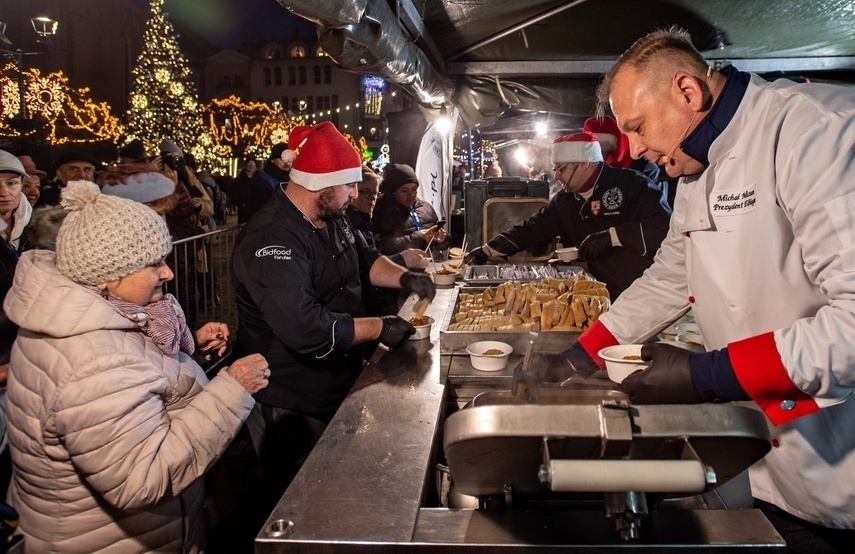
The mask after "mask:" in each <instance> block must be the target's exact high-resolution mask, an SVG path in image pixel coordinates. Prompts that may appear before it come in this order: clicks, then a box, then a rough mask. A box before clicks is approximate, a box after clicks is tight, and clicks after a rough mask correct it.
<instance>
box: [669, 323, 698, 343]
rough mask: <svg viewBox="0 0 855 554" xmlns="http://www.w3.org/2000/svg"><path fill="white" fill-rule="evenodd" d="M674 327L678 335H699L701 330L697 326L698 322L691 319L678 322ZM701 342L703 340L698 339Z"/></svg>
mask: <svg viewBox="0 0 855 554" xmlns="http://www.w3.org/2000/svg"><path fill="white" fill-rule="evenodd" d="M674 329H676V330H677V334H678V335H700V334H701V331H700V329H699V328H698V324H697V323H695V322H693V321H684V322H683V323H678V324H677V325H675V326H674ZM699 342H703V341H699Z"/></svg>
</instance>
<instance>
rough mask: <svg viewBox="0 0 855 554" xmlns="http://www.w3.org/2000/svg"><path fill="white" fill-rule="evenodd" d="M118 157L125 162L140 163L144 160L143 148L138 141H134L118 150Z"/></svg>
mask: <svg viewBox="0 0 855 554" xmlns="http://www.w3.org/2000/svg"><path fill="white" fill-rule="evenodd" d="M119 157H120V158H122V160H127V161H137V162H138V161H142V160H145V159H146V155H145V148H144V147H143V143H142V141H141V140H140V139H134V140H132V141H131V142H129V143H127V144H126V145H124V146H122V147H121V148H120V149H119Z"/></svg>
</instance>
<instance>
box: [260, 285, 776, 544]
mask: <svg viewBox="0 0 855 554" xmlns="http://www.w3.org/2000/svg"><path fill="white" fill-rule="evenodd" d="M453 292H454V291H453V289H444V290H438V291H437V297H436V299H435V300H434V302H433V304H432V305H431V306H430V308H429V309H428V311H427V315H429V316H431V317H433V318H434V319H435V320H436V321H437V322H439V323H438V324H435V325H434V327H433V329H432V330H431V337H430V340H429V341H428V340H422V341H411V342H407V343H406V344H404V345H403V346H402V347H400V348H398V349H396V350H393V351H390V352H387V353H386V354H385V355H384V356H382V358H380V359H379V360H374V361H373V362H370V363H368V364H367V365H366V366H365V369H364V370H363V372H362V374H361V376H360V377H359V379H358V380H357V382H356V384H355V385H354V387H353V389H352V390H351V392H350V394H349V395H348V397H347V398H346V399H345V401H344V402H343V404H342V406H341V407H340V409H339V410H338V412H337V413H336V415H335V417H334V418H333V420H332V421H331V422H330V424H329V426H328V427H327V430H326V432H325V433H324V434H323V436H322V437H321V439H320V441H319V442H318V444H317V446H316V447H315V449H314V450H313V451H312V453H311V455H310V456H309V458H308V460H307V461H306V463H305V464H304V465H303V467H302V469H301V470H300V472H299V473H298V474H297V476H296V477H295V479H294V481H293V482H292V483H291V485H290V487H289V488H288V490H287V491H286V492H285V494H284V495H283V496H282V498H281V499H280V501H279V503H278V504H277V506H276V508H275V509H274V510H273V512H272V513H271V514H270V517H269V518H268V520H267V522H266V523H265V525H264V527H263V528H262V529H261V530H260V532H259V534H258V535H257V537H256V540H255V551H256V552H258V553H268V552H270V553H273V552H276V553H279V552H312V553H314V552H318V553H327V552H368V551H370V552H402V551H407V552H458V551H459V552H464V551H465V552H471V551H473V550H476V551H481V552H495V551H504V550H511V549H512V550H513V551H514V552H542V551H547V550H548V551H553V550H555V549H560V550H561V551H577V552H589V551H591V550H602V551H614V550H645V551H652V550H657V551H659V550H662V549H679V550H680V551H696V550H706V549H708V548H710V547H714V548H716V549H717V550H721V551H734V550H742V549H746V548H750V549H752V551H757V550H763V551H780V552H783V551H784V550H785V545H784V542H783V540H782V539H781V538H780V536H779V535H778V534H777V533H776V532H775V531H774V529H773V528H772V526H771V525H770V524H769V522H768V521H767V520H766V519H765V518H764V517H763V515H762V514H761V513H760V512H759V511H757V510H726V509H708V508H723V507H724V506H721V505H716V504H715V503H714V502H713V503H711V502H709V501H707V500H705V499H703V498H701V497H691V498H687V499H683V501H681V502H679V503H675V504H674V505H673V506H663V507H662V509H655V510H651V511H650V514H649V516H648V518H647V519H646V520H645V522H644V527H643V532H642V534H641V536H640V538H638V539H635V540H631V541H624V540H621V539H620V537H619V536H618V534H616V533H615V529H614V524H613V523H612V522H611V521H609V520H607V519H606V517H605V516H604V513H603V508H602V505H601V504H600V505H596V504H594V505H586V504H584V503H583V504H581V505H576V506H574V507H572V508H571V509H567V508H563V507H559V508H557V509H543V507H522V506H520V507H515V508H514V509H512V510H510V509H509V510H486V509H480V510H479V509H448V508H443V507H440V504H439V502H438V501H437V497H438V493H437V491H436V482H435V480H436V465H437V463H438V462H439V461H442V460H443V452H442V442H443V434H444V428H443V425H444V422H445V418H446V416H447V415H448V414H449V413H453V412H458V413H459V410H460V406H461V405H462V404H463V403H465V402H467V401H468V400H469V399H470V398H469V396H471V395H470V394H469V393H470V392H473V393H474V392H475V389H477V388H482V389H483V388H486V389H493V390H501V389H503V388H504V389H507V387H508V385H509V384H510V380H511V373H510V369H508V370H506V371H504V372H497V373H496V374H491V375H489V376H479V375H476V374H477V373H478V372H477V371H475V370H473V369H472V368H471V366H470V365H469V364H468V360H467V359H466V358H465V357H461V356H460V355H459V354H442V353H441V352H440V346H439V336H440V328H441V327H444V326H445V325H447V321H443V320H444V318H445V316H446V314H447V313H448V312H449V311H450V310H449V305H450V303H451V302H452V299H453V297H454V296H456V295H455V294H453ZM514 356H516V357H517V361H518V360H519V354H514ZM464 362H465V363H464ZM514 362H515V360H514V359H513V357H512V360H511V364H510V366H511V367H512V366H513V364H514ZM467 389H471V390H467ZM499 409H502V408H501V407H500V408H499Z"/></svg>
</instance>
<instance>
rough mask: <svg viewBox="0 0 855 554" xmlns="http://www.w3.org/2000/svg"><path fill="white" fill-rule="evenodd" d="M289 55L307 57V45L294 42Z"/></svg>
mask: <svg viewBox="0 0 855 554" xmlns="http://www.w3.org/2000/svg"><path fill="white" fill-rule="evenodd" d="M288 55H289V56H290V57H292V58H305V57H306V46H305V45H304V44H293V45H291V50H290V51H289V52H288Z"/></svg>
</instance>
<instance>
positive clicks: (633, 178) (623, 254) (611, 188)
mask: <svg viewBox="0 0 855 554" xmlns="http://www.w3.org/2000/svg"><path fill="white" fill-rule="evenodd" d="M670 218H671V209H670V208H669V207H668V204H667V201H666V199H665V197H664V195H663V193H662V191H661V190H659V189H658V188H657V187H656V184H655V183H653V181H651V180H650V179H649V178H648V177H646V176H645V175H643V174H641V173H639V172H638V171H634V170H632V169H622V168H617V167H612V166H610V165H608V164H607V163H603V171H602V173H601V174H600V176H599V178H598V179H597V182H596V183H595V184H594V192H593V194H592V195H591V197H590V198H589V199H588V200H585V199H584V198H582V196H580V195H578V194H575V193H572V192H566V191H564V190H562V191H561V192H559V193H558V194H556V195H555V196H554V197H553V198H552V200H550V201H549V203H548V204H547V205H546V206H544V207H543V208H541V209H540V211H538V212H537V213H536V214H534V215H533V216H531V217H530V218H529V219H527V220H526V221H523V222H522V223H520V224H518V225H515V226H513V227H511V228H510V229H508V230H507V231H505V232H503V233H501V234H499V235H497V236H495V237H493V238H492V239H491V240H490V241H489V242H488V243H487V245H488V246H490V247H491V248H495V249H496V250H498V251H499V252H501V253H503V254H508V255H510V254H516V253H517V252H520V251H522V250H525V249H527V248H529V247H531V246H533V245H536V244H539V243H542V242H546V241H548V240H551V239H552V237H556V236H559V237H561V244H563V245H564V246H579V245H580V244H581V243H582V241H583V240H585V238H586V237H587V236H588V235H590V234H591V233H596V232H597V231H605V230H607V229H608V228H609V227H614V228H615V230H616V232H617V235H618V238H619V239H620V242H621V244H622V245H623V246H622V247H618V248H613V249H612V250H611V252H610V253H609V254H608V255H607V256H606V257H605V258H603V259H602V260H588V270H589V271H590V272H591V274H592V275H593V276H594V277H595V278H597V279H598V280H600V281H603V282H604V283H606V286H607V287H608V289H609V293H610V294H611V297H612V299H615V298H617V297H618V296H619V295H620V294H621V293H622V292H623V291H625V290H626V289H627V288H628V287H629V286H630V285H631V284H632V283H633V281H635V280H636V279H637V278H638V277H641V274H642V273H644V270H645V269H647V268H648V267H650V265H651V264H653V257H654V255H655V254H656V251H657V250H659V245H660V244H661V243H662V241H663V240H664V239H665V235H667V234H668V223H669V219H670Z"/></svg>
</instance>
